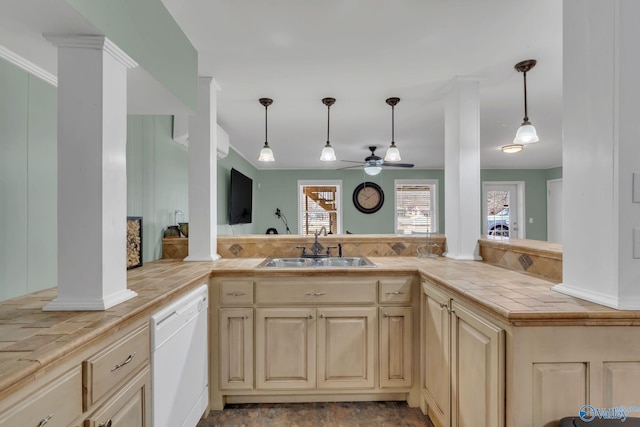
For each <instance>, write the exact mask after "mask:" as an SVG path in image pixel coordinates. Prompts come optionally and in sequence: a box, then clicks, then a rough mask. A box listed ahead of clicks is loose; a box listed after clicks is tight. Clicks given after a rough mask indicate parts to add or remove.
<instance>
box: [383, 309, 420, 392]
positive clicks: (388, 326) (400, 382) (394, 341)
mask: <svg viewBox="0 0 640 427" xmlns="http://www.w3.org/2000/svg"><path fill="white" fill-rule="evenodd" d="M411 319H412V317H411V307H381V308H380V387H382V388H384V387H410V386H411V378H412V376H413V375H412V360H411V354H412V348H413V345H412V344H413V343H412V333H413V327H412V323H413V322H412V320H411Z"/></svg>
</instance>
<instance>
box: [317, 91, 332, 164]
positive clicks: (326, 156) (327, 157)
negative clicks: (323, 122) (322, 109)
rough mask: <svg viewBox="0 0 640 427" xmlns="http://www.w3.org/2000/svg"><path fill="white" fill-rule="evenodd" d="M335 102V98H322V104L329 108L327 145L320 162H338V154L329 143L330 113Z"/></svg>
mask: <svg viewBox="0 0 640 427" xmlns="http://www.w3.org/2000/svg"><path fill="white" fill-rule="evenodd" d="M335 102H336V99H335V98H322V103H323V104H324V105H326V106H327V145H325V146H324V148H323V149H322V154H321V155H320V160H322V161H323V162H333V161H335V160H336V153H335V151H333V147H332V146H331V143H330V142H329V112H330V110H331V106H332V105H333V104H335Z"/></svg>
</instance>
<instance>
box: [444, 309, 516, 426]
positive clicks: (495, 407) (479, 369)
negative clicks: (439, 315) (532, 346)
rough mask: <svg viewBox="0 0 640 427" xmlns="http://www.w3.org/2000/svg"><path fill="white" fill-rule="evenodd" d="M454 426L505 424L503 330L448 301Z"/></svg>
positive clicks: (452, 417) (452, 419)
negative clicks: (449, 303) (449, 307)
mask: <svg viewBox="0 0 640 427" xmlns="http://www.w3.org/2000/svg"><path fill="white" fill-rule="evenodd" d="M451 313H452V316H451V321H452V325H451V356H452V357H451V363H452V367H453V369H452V374H451V376H452V381H451V383H452V401H453V403H454V404H453V405H452V414H451V422H452V425H453V427H483V426H484V427H501V426H504V331H503V330H502V329H500V328H499V327H497V326H496V325H493V324H491V323H489V322H488V321H486V320H485V319H483V318H481V317H479V316H478V315H476V314H475V313H473V312H472V311H470V310H468V309H466V308H465V307H463V306H461V305H460V304H457V303H456V302H455V301H453V302H452V303H451Z"/></svg>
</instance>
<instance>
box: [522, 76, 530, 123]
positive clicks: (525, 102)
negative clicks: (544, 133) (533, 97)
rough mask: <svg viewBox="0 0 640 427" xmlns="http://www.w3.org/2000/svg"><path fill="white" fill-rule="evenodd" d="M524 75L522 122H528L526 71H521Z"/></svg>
mask: <svg viewBox="0 0 640 427" xmlns="http://www.w3.org/2000/svg"><path fill="white" fill-rule="evenodd" d="M522 74H523V75H524V122H525V123H528V122H529V114H528V113H527V72H526V71H525V72H523V73H522Z"/></svg>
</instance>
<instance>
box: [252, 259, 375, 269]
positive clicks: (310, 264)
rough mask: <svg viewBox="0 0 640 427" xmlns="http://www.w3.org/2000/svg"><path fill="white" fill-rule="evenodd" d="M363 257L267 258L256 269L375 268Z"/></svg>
mask: <svg viewBox="0 0 640 427" xmlns="http://www.w3.org/2000/svg"><path fill="white" fill-rule="evenodd" d="M375 266H376V265H375V264H374V263H372V262H371V261H369V260H368V259H367V258H365V257H317V258H316V257H313V258H305V257H300V258H267V259H266V260H264V261H263V262H262V263H261V264H260V265H259V266H258V267H267V268H268V267H271V268H316V267H317V268H320V267H375Z"/></svg>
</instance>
